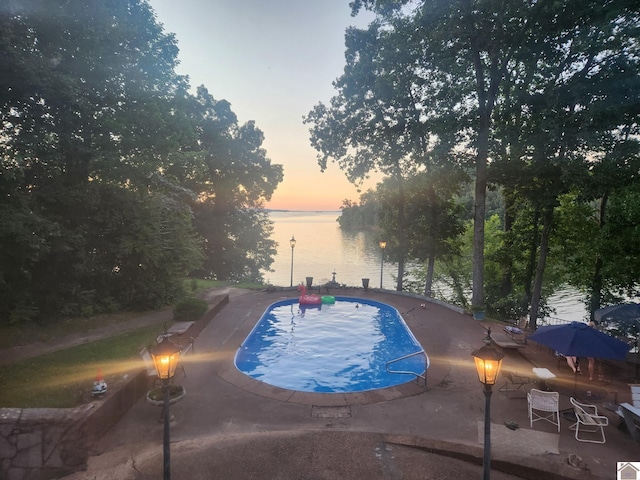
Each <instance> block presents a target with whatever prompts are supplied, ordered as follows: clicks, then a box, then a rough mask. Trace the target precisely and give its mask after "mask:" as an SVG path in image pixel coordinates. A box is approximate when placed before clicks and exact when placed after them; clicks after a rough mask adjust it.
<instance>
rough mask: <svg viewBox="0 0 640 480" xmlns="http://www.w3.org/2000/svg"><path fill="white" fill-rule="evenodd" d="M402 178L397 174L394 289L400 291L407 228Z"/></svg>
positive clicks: (402, 278) (405, 251)
mask: <svg viewBox="0 0 640 480" xmlns="http://www.w3.org/2000/svg"><path fill="white" fill-rule="evenodd" d="M404 203H405V198H404V180H403V178H402V176H401V175H399V180H398V233H397V234H398V284H397V285H396V290H397V291H398V292H401V291H402V282H403V280H404V264H405V257H406V256H407V229H406V218H405V211H404V206H405V205H404Z"/></svg>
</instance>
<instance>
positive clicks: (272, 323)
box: [235, 297, 428, 393]
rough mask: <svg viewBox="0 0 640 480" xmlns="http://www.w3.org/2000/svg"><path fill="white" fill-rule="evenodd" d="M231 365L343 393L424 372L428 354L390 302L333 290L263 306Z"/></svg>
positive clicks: (272, 380) (273, 381)
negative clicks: (328, 295) (331, 297)
mask: <svg viewBox="0 0 640 480" xmlns="http://www.w3.org/2000/svg"><path fill="white" fill-rule="evenodd" d="M405 357H406V358H405ZM389 362H391V363H389ZM235 365H236V368H238V370H240V371H241V372H242V373H244V374H246V375H248V376H250V377H252V378H254V379H256V380H259V381H261V382H264V383H268V384H269V385H274V386H276V387H280V388H286V389H290V390H297V391H303V392H325V393H332V392H333V393H345V392H362V391H367V390H375V389H379V388H385V387H390V386H396V385H401V384H403V383H407V382H409V381H412V380H415V379H416V376H423V375H424V374H425V369H426V368H428V357H427V355H426V353H425V352H424V350H423V349H422V346H421V345H420V343H419V342H418V341H417V340H416V338H415V337H414V336H413V334H412V333H411V331H410V330H409V328H408V327H407V325H406V323H405V322H404V320H403V319H402V317H401V316H400V313H399V312H398V311H397V310H396V309H395V308H393V307H391V306H389V305H387V304H384V303H380V302H376V301H372V300H366V299H359V298H350V297H336V302H335V303H334V304H323V305H317V306H313V307H311V306H309V307H306V308H304V307H302V306H300V305H299V304H298V300H297V299H288V300H283V301H280V302H276V303H274V304H272V305H270V306H269V308H268V309H267V311H266V312H265V313H264V314H263V315H262V317H261V318H260V320H259V321H258V323H257V324H256V326H255V327H254V328H253V330H252V331H251V333H249V335H248V336H247V338H246V339H245V340H244V342H243V343H242V345H240V348H239V349H238V351H237V352H236V357H235ZM393 372H408V373H393Z"/></svg>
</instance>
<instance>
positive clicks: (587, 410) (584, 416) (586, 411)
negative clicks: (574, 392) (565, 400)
mask: <svg viewBox="0 0 640 480" xmlns="http://www.w3.org/2000/svg"><path fill="white" fill-rule="evenodd" d="M569 400H570V401H571V405H573V413H575V414H576V419H577V422H576V423H574V424H573V425H571V426H570V427H569V429H570V430H575V431H576V440H578V441H579V442H589V443H605V442H606V441H607V439H606V438H605V436H604V427H606V426H607V425H609V419H608V418H607V417H605V416H604V415H598V407H596V406H595V405H589V404H586V403H580V402H578V401H577V400H576V399H575V398H573V397H571V398H570V399H569ZM581 425H582V431H583V432H591V433H594V432H597V431H598V430H600V434H601V436H602V440H589V439H586V438H584V437H583V438H580V437H579V433H580V428H581V427H580V426H581Z"/></svg>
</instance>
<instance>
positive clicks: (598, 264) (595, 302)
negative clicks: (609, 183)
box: [589, 193, 609, 320]
mask: <svg viewBox="0 0 640 480" xmlns="http://www.w3.org/2000/svg"><path fill="white" fill-rule="evenodd" d="M608 200H609V194H608V193H605V194H604V195H603V196H602V199H601V200H600V218H599V219H598V220H599V225H598V226H599V227H600V232H602V229H603V228H604V222H605V220H604V215H605V211H606V209H607V201H608ZM601 234H602V233H601ZM601 298H602V255H601V254H600V252H598V251H596V261H595V265H594V267H593V276H592V277H591V296H590V298H589V318H590V319H591V320H593V312H595V311H596V310H598V309H599V308H600V301H601Z"/></svg>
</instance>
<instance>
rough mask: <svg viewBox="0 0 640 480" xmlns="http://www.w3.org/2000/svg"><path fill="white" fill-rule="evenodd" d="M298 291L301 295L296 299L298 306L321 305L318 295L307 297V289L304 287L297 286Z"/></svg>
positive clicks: (320, 298)
mask: <svg viewBox="0 0 640 480" xmlns="http://www.w3.org/2000/svg"><path fill="white" fill-rule="evenodd" d="M298 291H299V292H302V295H300V298H299V299H298V303H300V305H320V304H321V303H322V297H321V296H320V295H316V294H311V295H307V287H305V286H304V285H300V286H298Z"/></svg>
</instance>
